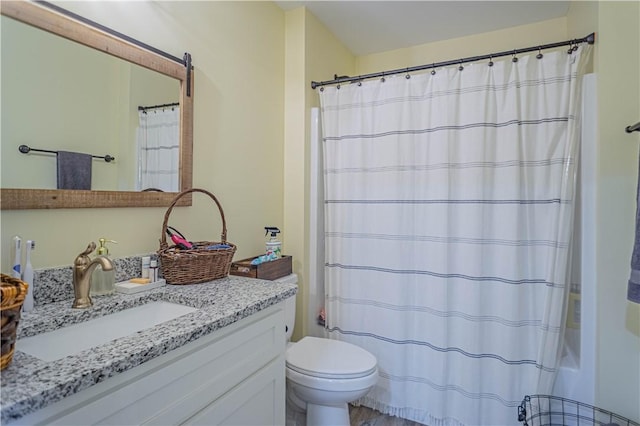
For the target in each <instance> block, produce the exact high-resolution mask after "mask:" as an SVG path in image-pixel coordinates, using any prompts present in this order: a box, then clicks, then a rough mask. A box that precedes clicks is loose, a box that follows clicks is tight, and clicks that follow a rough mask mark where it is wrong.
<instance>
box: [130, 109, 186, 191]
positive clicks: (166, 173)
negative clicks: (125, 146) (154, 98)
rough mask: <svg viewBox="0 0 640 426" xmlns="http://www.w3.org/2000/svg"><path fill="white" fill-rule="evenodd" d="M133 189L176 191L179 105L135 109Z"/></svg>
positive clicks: (178, 185)
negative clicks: (136, 114)
mask: <svg viewBox="0 0 640 426" xmlns="http://www.w3.org/2000/svg"><path fill="white" fill-rule="evenodd" d="M138 120H139V124H138V133H137V144H138V178H137V183H136V189H137V190H139V191H142V190H145V189H160V190H162V191H165V192H179V191H180V178H179V175H178V172H179V169H180V167H179V161H180V108H179V107H171V108H163V109H151V110H146V111H138Z"/></svg>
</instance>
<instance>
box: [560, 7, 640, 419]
mask: <svg viewBox="0 0 640 426" xmlns="http://www.w3.org/2000/svg"><path fill="white" fill-rule="evenodd" d="M638 22H640V3H638V2H619V1H602V2H575V3H573V4H572V7H571V8H570V13H569V14H568V16H567V23H568V28H569V30H570V33H569V36H570V37H574V36H577V35H578V34H580V33H582V32H584V28H585V27H586V26H590V27H591V28H592V30H591V31H595V32H596V35H597V41H596V46H597V47H596V55H595V59H594V70H595V72H596V77H597V85H598V126H597V127H598V135H597V145H598V147H597V150H598V151H597V164H598V165H597V173H596V174H597V175H596V180H595V181H596V189H595V192H596V203H597V208H596V218H597V225H596V230H595V237H596V259H597V261H596V265H595V269H596V302H597V305H596V309H597V310H596V317H597V318H596V320H597V321H596V323H597V335H596V341H597V354H596V363H597V364H596V392H595V396H596V401H595V403H596V405H597V406H601V407H604V408H607V409H609V410H611V411H614V412H616V413H619V414H621V415H623V416H625V417H629V418H631V419H634V420H636V421H638V420H640V406H639V404H638V401H640V305H638V304H634V303H630V302H628V301H627V300H626V290H627V281H628V279H629V262H630V259H631V250H632V247H633V230H634V227H635V212H636V205H635V199H636V187H637V177H638V148H639V146H640V134H637V133H636V134H631V135H630V134H627V133H625V131H624V128H625V127H626V126H628V125H630V124H633V123H636V122H638V121H639V120H640V96H639V94H640V78H638V76H639V75H640V27H639V26H638Z"/></svg>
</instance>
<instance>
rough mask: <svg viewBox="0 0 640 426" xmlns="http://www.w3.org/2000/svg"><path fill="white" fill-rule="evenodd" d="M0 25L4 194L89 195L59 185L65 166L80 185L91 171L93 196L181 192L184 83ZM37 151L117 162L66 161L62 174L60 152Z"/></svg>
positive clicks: (17, 25) (6, 21)
mask: <svg viewBox="0 0 640 426" xmlns="http://www.w3.org/2000/svg"><path fill="white" fill-rule="evenodd" d="M1 20H2V21H1V22H0V29H1V32H2V34H1V36H2V37H1V43H2V63H3V67H2V81H1V84H2V117H1V120H2V122H1V147H0V148H1V155H0V157H1V164H0V166H1V168H0V170H1V181H0V182H1V187H2V188H29V189H89V188H80V187H66V188H61V187H60V186H59V184H60V183H61V182H60V179H61V177H60V175H61V174H62V175H63V178H62V180H63V183H64V174H65V171H64V169H65V168H67V172H68V171H69V170H70V171H71V173H70V174H71V175H72V176H73V177H72V180H74V179H75V180H82V178H78V177H77V176H78V175H82V174H83V172H85V173H84V174H85V175H86V167H89V176H90V189H92V190H111V191H141V190H145V189H149V188H152V189H160V190H163V191H168V192H178V191H180V185H179V157H180V152H179V151H180V107H179V104H178V101H179V99H180V81H179V80H176V79H174V78H171V77H168V76H166V75H163V74H160V73H157V72H155V71H151V70H148V69H146V68H143V67H141V66H138V65H135V64H132V63H130V62H127V61H124V60H122V59H118V58H115V57H113V56H110V55H106V54H104V53H103V52H100V51H97V50H94V49H91V48H89V47H86V46H83V45H80V44H78V43H74V42H72V41H69V40H66V39H64V38H61V37H58V36H56V35H53V34H50V33H48V32H45V31H42V30H40V29H37V28H34V27H31V26H29V25H26V24H24V23H21V22H17V21H15V20H13V19H11V18H8V17H5V16H2V17H1ZM18 41H19V42H18ZM23 144H24V145H27V146H29V147H30V148H31V149H32V150H31V151H30V152H29V153H27V154H23V153H20V152H19V150H18V146H19V145H23ZM36 149H41V150H48V151H69V152H71V153H83V154H89V155H93V156H96V157H104V156H105V155H110V156H112V157H115V160H114V161H111V162H106V161H105V160H104V159H103V158H93V157H91V158H90V159H89V160H88V161H86V157H85V156H80V157H79V158H78V157H77V156H76V157H74V156H71V160H68V161H66V163H65V162H64V161H65V160H64V159H62V157H60V159H62V160H61V163H60V167H61V168H62V169H63V170H62V171H61V170H59V167H58V161H57V160H58V158H57V156H56V154H52V153H46V152H37V151H35V150H36ZM87 164H88V165H87ZM68 174H69V173H68ZM80 183H81V184H86V182H80ZM71 184H72V185H75V184H78V182H71Z"/></svg>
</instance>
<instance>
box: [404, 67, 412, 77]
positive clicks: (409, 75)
mask: <svg viewBox="0 0 640 426" xmlns="http://www.w3.org/2000/svg"><path fill="white" fill-rule="evenodd" d="M406 72H407V75H405V76H404V78H406V79H407V80H409V79H410V78H411V74H409V68H408V67H407V71H406Z"/></svg>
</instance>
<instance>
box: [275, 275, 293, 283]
mask: <svg viewBox="0 0 640 426" xmlns="http://www.w3.org/2000/svg"><path fill="white" fill-rule="evenodd" d="M274 281H278V282H282V283H288V284H298V274H289V275H286V276H284V277H282V278H277V279H275V280H274Z"/></svg>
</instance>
